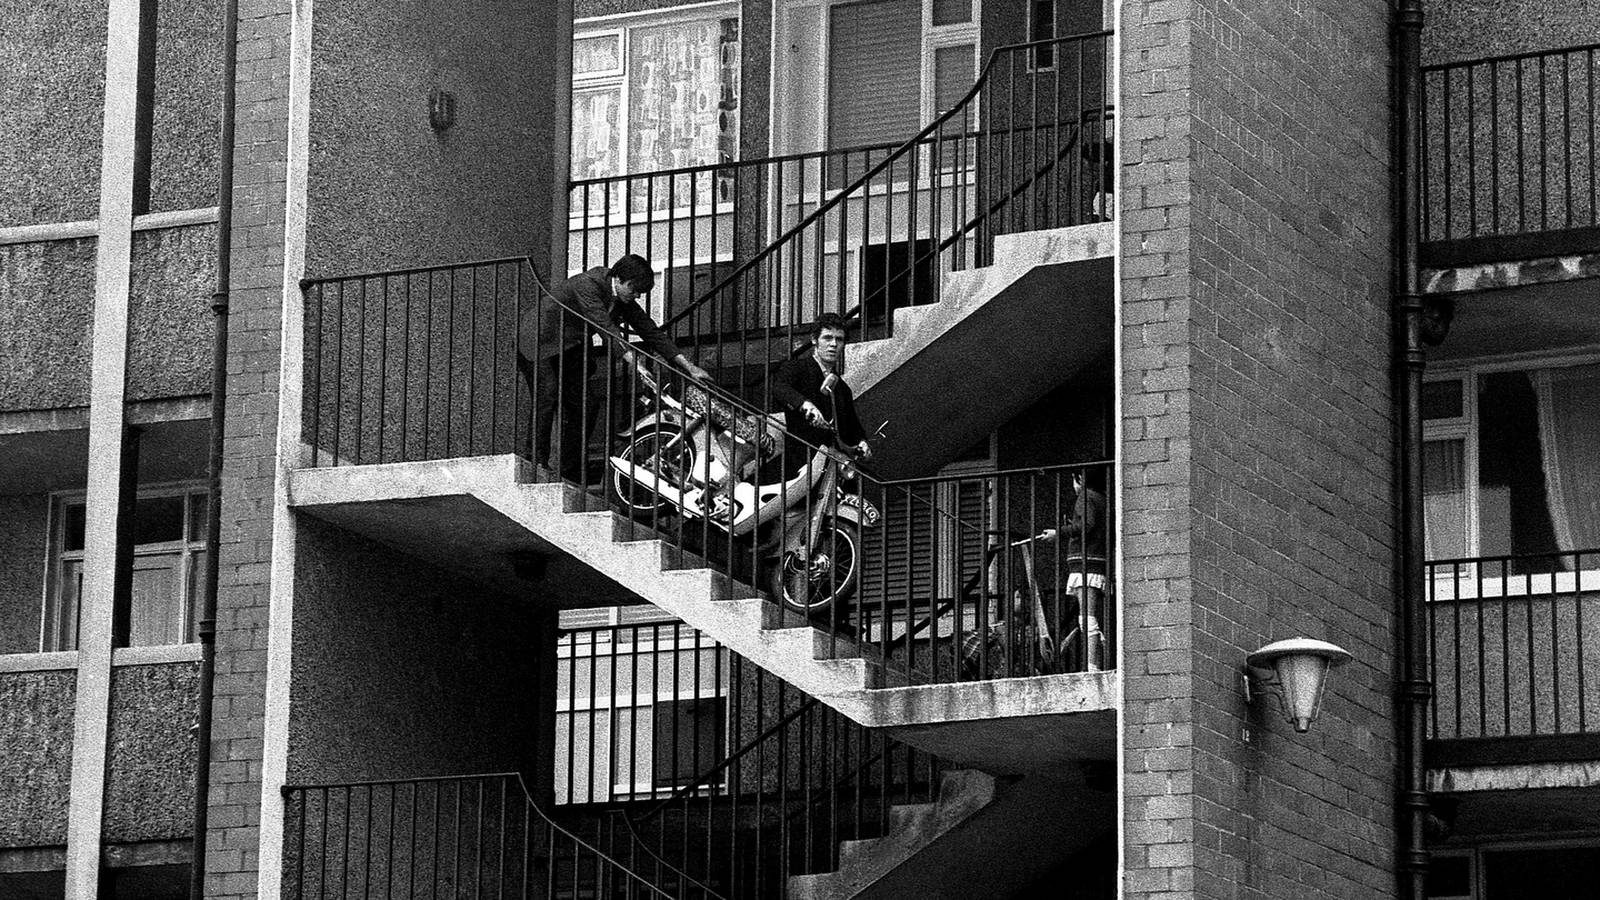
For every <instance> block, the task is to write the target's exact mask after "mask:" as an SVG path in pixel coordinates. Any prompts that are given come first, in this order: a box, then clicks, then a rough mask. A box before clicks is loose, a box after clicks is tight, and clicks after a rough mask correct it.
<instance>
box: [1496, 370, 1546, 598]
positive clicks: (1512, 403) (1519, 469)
mask: <svg viewBox="0 0 1600 900" xmlns="http://www.w3.org/2000/svg"><path fill="white" fill-rule="evenodd" d="M1478 384H1479V390H1478V541H1479V547H1478V549H1479V552H1480V553H1481V554H1482V555H1485V556H1501V555H1505V554H1511V553H1549V552H1552V551H1554V550H1555V549H1556V540H1555V530H1554V527H1553V525H1552V523H1551V520H1550V506H1549V502H1548V499H1547V497H1546V494H1545V479H1544V453H1543V450H1542V446H1541V442H1540V436H1539V413H1538V410H1539V399H1538V397H1537V395H1536V394H1535V392H1534V388H1533V382H1532V380H1531V379H1530V378H1529V377H1528V373H1526V372H1495V373H1492V374H1489V375H1485V376H1483V377H1482V378H1481V379H1480V380H1479V382H1478ZM1548 566H1549V563H1548V562H1539V563H1537V564H1536V569H1537V570H1541V571H1542V570H1546V569H1548ZM1512 571H1513V572H1520V571H1522V568H1521V566H1520V564H1516V565H1513V567H1512Z"/></svg>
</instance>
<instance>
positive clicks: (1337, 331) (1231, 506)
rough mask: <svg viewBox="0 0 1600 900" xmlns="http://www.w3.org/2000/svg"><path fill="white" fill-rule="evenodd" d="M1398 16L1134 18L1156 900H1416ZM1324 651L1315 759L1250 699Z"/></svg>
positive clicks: (1131, 798) (1149, 6)
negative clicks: (1397, 863)
mask: <svg viewBox="0 0 1600 900" xmlns="http://www.w3.org/2000/svg"><path fill="white" fill-rule="evenodd" d="M1390 15H1391V12H1390V10H1389V4H1387V3H1385V2H1381V0H1341V2H1337V3H1316V4H1313V3H1297V4H1290V5H1288V6H1285V5H1284V4H1281V3H1270V2H1266V0H1240V2H1233V0H1228V2H1224V0H1179V2H1159V3H1138V4H1125V5H1124V6H1123V8H1122V22H1121V46H1122V57H1121V60H1122V63H1121V73H1122V82H1121V94H1120V99H1121V107H1120V110H1119V113H1120V117H1121V119H1122V135H1121V136H1122V141H1121V152H1122V157H1121V166H1122V169H1121V177H1122V183H1121V190H1120V191H1119V195H1118V200H1119V202H1120V207H1121V220H1122V229H1123V231H1122V248H1123V249H1122V258H1121V261H1120V265H1121V286H1122V292H1123V294H1122V307H1121V309H1122V330H1121V340H1122V359H1123V369H1122V391H1121V402H1122V413H1121V421H1122V428H1123V440H1122V460H1123V468H1122V476H1123V505H1122V508H1123V511H1124V512H1123V516H1124V521H1123V526H1122V527H1123V534H1124V538H1123V547H1124V554H1125V559H1124V570H1123V571H1124V574H1125V578H1124V586H1125V587H1124V594H1123V596H1124V598H1125V603H1126V607H1125V611H1124V618H1123V623H1124V631H1123V636H1122V637H1123V641H1124V643H1123V646H1124V647H1125V648H1126V649H1125V651H1124V655H1123V660H1124V673H1125V674H1124V677H1125V681H1124V701H1125V705H1124V713H1123V714H1124V722H1123V740H1124V750H1123V779H1124V781H1123V791H1124V798H1125V799H1124V816H1123V818H1124V824H1123V828H1124V832H1123V845H1124V853H1123V857H1124V860H1123V862H1124V870H1125V881H1124V895H1123V896H1125V897H1127V898H1130V900H1137V898H1157V897H1163V898H1164V897H1177V896H1192V897H1216V898H1222V897H1226V898H1271V897H1290V896H1292V897H1301V898H1329V900H1332V898H1348V897H1377V896H1389V895H1392V893H1393V892H1394V890H1395V874H1394V873H1395V868H1394V841H1395V833H1394V819H1395V813H1394V790H1395V777H1396V774H1395V760H1396V749H1395V748H1396V743H1395V740H1396V737H1395V719H1394V709H1393V706H1392V700H1391V696H1392V684H1393V679H1394V678H1395V665H1396V663H1395V655H1394V654H1395V651H1394V647H1395V622H1396V604H1395V585H1394V583H1393V576H1392V573H1393V571H1394V568H1395V562H1394V559H1395V557H1394V553H1395V540H1396V525H1395V503H1396V500H1395V497H1394V493H1393V485H1392V474H1391V473H1392V472H1393V466H1394V453H1393V450H1392V446H1393V441H1394V437H1393V429H1392V417H1393V411H1392V409H1391V394H1392V391H1391V384H1390V371H1391V368H1390V358H1391V346H1392V345H1391V338H1390V325H1389V323H1390V321H1391V314H1390V293H1389V292H1390V274H1391V268H1390V256H1389V254H1390V206H1389V204H1390V198H1391V189H1390V178H1391V173H1390V156H1391V152H1390V143H1389V141H1390V138H1389V122H1390V117H1389V98H1390V87H1389V49H1388V48H1389V42H1388V37H1387V35H1388V34H1389V28H1390ZM1297 635H1306V636H1311V637H1319V638H1325V639H1327V640H1331V641H1333V642H1335V643H1337V644H1340V645H1341V646H1344V647H1346V648H1348V649H1350V650H1351V651H1352V652H1353V653H1354V654H1355V657H1356V661H1355V662H1354V663H1352V664H1351V665H1349V666H1347V667H1345V668H1343V669H1341V670H1340V671H1339V673H1338V676H1337V677H1336V678H1334V679H1333V680H1332V681H1331V686H1330V689H1329V692H1328V696H1327V698H1326V701H1325V704H1324V707H1323V711H1322V718H1321V719H1320V720H1319V722H1318V723H1317V725H1316V726H1315V728H1314V729H1313V730H1312V731H1311V732H1310V733H1309V734H1305V735H1295V734H1293V733H1292V731H1291V730H1290V728H1289V726H1288V725H1286V724H1285V723H1284V722H1283V721H1282V720H1281V719H1280V718H1279V717H1278V716H1277V715H1276V714H1275V713H1271V712H1268V713H1263V712H1261V711H1259V710H1257V709H1251V708H1247V707H1246V705H1245V701H1244V699H1243V697H1242V694H1241V691H1240V688H1239V684H1240V672H1241V667H1242V664H1243V661H1244V657H1245V655H1246V654H1247V653H1248V652H1250V651H1252V650H1254V649H1256V648H1257V647H1259V646H1261V645H1262V644H1264V643H1267V642H1268V641H1271V640H1276V639H1280V638H1287V637H1292V636H1297Z"/></svg>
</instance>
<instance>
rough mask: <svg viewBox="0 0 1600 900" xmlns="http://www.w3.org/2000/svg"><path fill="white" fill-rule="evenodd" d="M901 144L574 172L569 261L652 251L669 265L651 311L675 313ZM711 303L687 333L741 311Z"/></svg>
mask: <svg viewBox="0 0 1600 900" xmlns="http://www.w3.org/2000/svg"><path fill="white" fill-rule="evenodd" d="M899 146H900V145H899V144H898V143H894V144H876V145H870V146H861V147H845V148H839V149H833V150H816V151H811V152H807V153H792V154H785V155H782V156H773V157H764V158H761V159H751V160H738V161H730V162H722V163H710V164H705V165H699V166H689V167H686V168H681V169H669V170H666V171H660V172H645V173H640V174H636V175H615V176H610V177H607V178H586V179H581V180H575V181H572V182H571V183H570V186H569V200H568V212H569V220H568V248H567V265H568V268H570V269H574V270H579V271H585V270H588V269H592V268H594V267H596V266H610V265H611V263H612V262H614V261H615V260H616V259H617V258H618V257H620V256H622V255H623V254H625V253H639V254H641V255H643V256H645V257H648V258H649V259H651V260H653V261H656V262H657V263H658V267H659V268H660V269H661V270H662V274H661V277H660V278H659V279H658V282H657V285H656V289H655V291H654V292H653V293H652V295H651V313H652V315H653V316H654V317H655V319H656V321H667V320H670V319H673V318H675V317H677V316H678V314H679V313H682V312H684V311H685V310H687V309H688V308H689V307H690V306H692V305H694V301H695V300H696V299H698V298H699V297H700V296H703V295H704V294H705V293H707V292H708V291H709V290H710V289H711V287H712V286H713V285H715V284H716V283H717V282H719V281H721V280H722V279H723V278H724V277H726V276H727V274H728V273H729V272H731V271H732V270H733V265H734V262H733V261H734V260H737V259H748V258H749V257H750V256H752V255H753V254H755V253H757V252H759V251H760V249H761V248H762V246H764V245H765V244H766V243H767V241H768V240H770V238H771V236H772V235H774V234H779V233H782V232H783V231H785V230H787V229H788V228H789V227H790V226H791V225H792V224H793V223H794V222H796V221H798V220H799V219H800V218H801V217H803V216H805V215H806V214H807V213H809V212H811V211H812V210H814V209H816V208H817V207H818V206H819V205H820V204H822V203H823V202H825V201H826V200H827V199H828V198H829V197H830V196H832V194H834V193H835V192H837V191H838V189H839V187H840V186H841V185H842V184H845V183H848V182H849V181H850V180H852V179H854V178H855V177H856V176H858V175H859V174H860V173H862V172H864V171H866V170H867V169H869V168H871V167H872V166H874V165H876V164H877V163H878V162H879V161H880V160H882V159H884V158H885V157H886V156H888V155H889V153H891V152H892V151H894V150H895V149H897V148H898V147H899ZM902 187H904V186H902ZM919 190H923V191H926V190H928V186H926V185H923V186H921V187H920V188H919ZM709 312H710V310H709V309H706V310H705V313H706V314H705V315H702V316H698V317H692V318H690V319H686V320H684V321H683V322H681V323H680V325H679V326H678V328H677V329H676V331H677V333H678V335H679V337H680V338H688V339H690V340H693V339H695V338H701V337H702V336H708V335H715V334H718V333H721V332H723V331H727V330H730V329H732V328H735V327H736V326H737V321H736V319H733V318H730V319H728V320H714V319H712V318H711V317H710V315H709Z"/></svg>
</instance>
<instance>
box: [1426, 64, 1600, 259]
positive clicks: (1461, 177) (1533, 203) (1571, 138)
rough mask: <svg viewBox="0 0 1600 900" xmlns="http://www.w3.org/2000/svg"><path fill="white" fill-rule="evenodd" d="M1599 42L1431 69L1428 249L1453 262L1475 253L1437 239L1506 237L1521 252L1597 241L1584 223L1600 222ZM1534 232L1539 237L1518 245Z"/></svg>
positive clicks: (1541, 251)
mask: <svg viewBox="0 0 1600 900" xmlns="http://www.w3.org/2000/svg"><path fill="white" fill-rule="evenodd" d="M1597 51H1600V45H1588V46H1583V47H1570V48H1565V49H1561V50H1551V51H1547V52H1542V53H1523V54H1517V55H1514V56H1499V57H1494V58H1491V59H1479V60H1470V61H1466V62H1458V63H1450V64H1447V65H1439V66H1429V67H1426V68H1424V69H1423V84H1424V113H1423V123H1422V140H1423V148H1424V149H1423V173H1422V189H1423V197H1422V201H1423V202H1422V207H1423V222H1422V239H1423V242H1424V249H1425V250H1430V249H1431V250H1432V255H1434V256H1436V257H1437V256H1439V254H1441V253H1443V254H1445V256H1444V257H1443V258H1442V261H1444V262H1451V261H1455V258H1456V257H1461V259H1466V258H1469V256H1463V255H1462V253H1460V252H1456V253H1453V254H1452V253H1451V252H1450V250H1449V248H1441V247H1437V246H1436V245H1438V244H1440V243H1441V242H1458V241H1478V242H1479V243H1480V245H1481V246H1483V247H1488V246H1490V245H1489V244H1484V243H1483V242H1484V241H1496V242H1498V243H1499V244H1501V245H1502V246H1503V247H1505V248H1507V249H1503V250H1502V251H1501V255H1502V256H1504V255H1505V254H1511V256H1510V257H1509V258H1515V257H1516V256H1520V255H1527V256H1534V255H1552V254H1554V253H1560V252H1571V251H1570V250H1567V249H1565V247H1566V246H1567V245H1569V244H1571V245H1572V246H1587V247H1593V246H1594V237H1593V235H1591V234H1587V233H1586V232H1584V231H1583V230H1584V229H1592V228H1595V227H1596V226H1600V205H1597V203H1596V199H1597V184H1596V176H1597V173H1600V169H1597V168H1596V135H1597V122H1596V114H1597V110H1596V102H1597V100H1600V84H1597V76H1600V66H1597V65H1596V52H1597ZM1534 235H1537V236H1538V240H1537V242H1536V243H1532V242H1528V241H1524V242H1522V245H1521V246H1518V245H1517V243H1516V240H1515V239H1517V238H1521V237H1529V236H1534ZM1569 238H1571V239H1576V243H1574V242H1573V241H1572V240H1568V239H1569ZM1467 253H1468V254H1469V255H1470V253H1471V251H1470V250H1469V251H1467ZM1488 253H1489V251H1479V257H1480V258H1487V256H1488Z"/></svg>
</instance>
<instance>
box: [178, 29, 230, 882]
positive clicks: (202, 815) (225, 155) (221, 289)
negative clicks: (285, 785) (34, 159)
mask: <svg viewBox="0 0 1600 900" xmlns="http://www.w3.org/2000/svg"><path fill="white" fill-rule="evenodd" d="M238 34H239V2H238V0H227V2H226V3H224V4H223V11H222V128H221V138H220V140H219V142H218V145H217V150H218V160H217V244H216V252H217V280H216V286H215V287H214V289H213V290H212V292H211V315H212V338H211V422H210V434H209V438H210V445H211V446H210V453H209V456H208V459H207V463H206V491H207V494H206V539H205V547H206V567H205V602H204V606H203V608H202V611H201V614H200V622H199V627H198V631H199V638H200V687H199V694H200V696H199V700H198V704H199V709H198V710H197V711H196V717H195V771H194V823H193V824H194V836H193V844H194V846H193V851H192V853H193V855H192V858H191V860H190V863H189V896H190V898H191V900H203V898H204V897H205V883H206V829H207V827H208V818H209V816H208V813H209V809H208V803H209V800H210V794H211V704H212V700H213V697H214V696H215V691H216V678H217V572H218V569H219V566H218V559H217V557H218V556H219V555H220V552H219V551H220V550H221V546H222V435H223V426H224V423H225V422H226V416H225V411H226V408H227V394H228V300H229V279H230V277H231V274H232V266H231V265H230V260H229V257H230V255H231V253H232V251H233V131H234V113H235V108H234V107H235V95H234V76H235V73H236V70H237V68H238Z"/></svg>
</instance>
